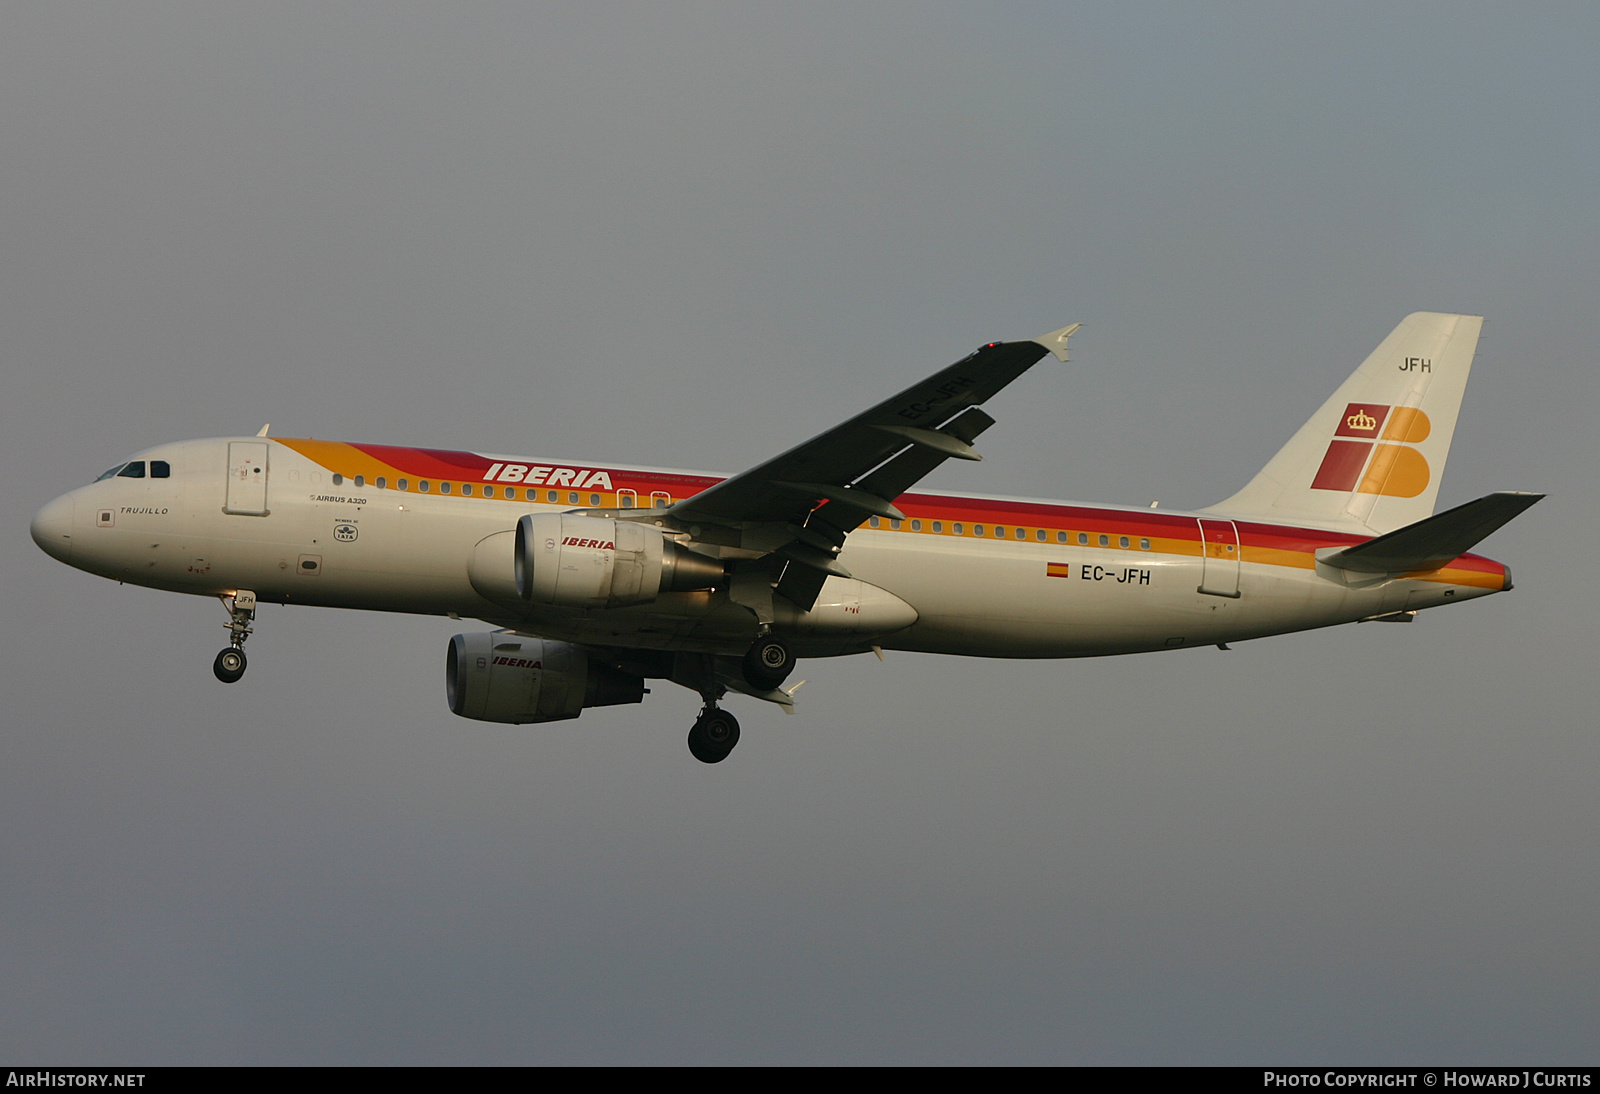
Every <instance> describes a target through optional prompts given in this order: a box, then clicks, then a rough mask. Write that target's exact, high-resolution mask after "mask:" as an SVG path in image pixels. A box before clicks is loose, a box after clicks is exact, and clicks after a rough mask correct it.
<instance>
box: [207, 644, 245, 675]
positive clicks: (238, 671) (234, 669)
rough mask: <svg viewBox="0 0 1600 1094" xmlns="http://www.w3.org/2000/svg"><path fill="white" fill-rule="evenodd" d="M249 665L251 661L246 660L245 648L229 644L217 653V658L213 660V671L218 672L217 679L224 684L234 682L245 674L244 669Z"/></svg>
mask: <svg viewBox="0 0 1600 1094" xmlns="http://www.w3.org/2000/svg"><path fill="white" fill-rule="evenodd" d="M249 666H250V662H248V661H246V660H245V656H244V650H241V649H238V648H237V647H235V646H229V647H228V648H227V649H225V650H223V651H222V652H221V653H219V654H217V659H216V660H215V661H213V662H211V671H212V672H214V673H216V674H217V679H218V680H221V681H222V682H223V683H224V684H232V683H236V682H237V681H238V679H239V677H241V676H243V675H244V670H245V669H247V668H249Z"/></svg>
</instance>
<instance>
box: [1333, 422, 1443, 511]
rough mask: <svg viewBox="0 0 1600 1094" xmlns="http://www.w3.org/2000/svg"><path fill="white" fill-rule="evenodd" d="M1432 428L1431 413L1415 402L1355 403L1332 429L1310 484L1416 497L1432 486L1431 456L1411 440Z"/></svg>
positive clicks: (1425, 435)
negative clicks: (1394, 404)
mask: <svg viewBox="0 0 1600 1094" xmlns="http://www.w3.org/2000/svg"><path fill="white" fill-rule="evenodd" d="M1380 429H1381V430H1382V431H1383V432H1382V435H1381V436H1380V434H1379V432H1378V431H1379V430H1380ZM1432 430H1433V426H1432V424H1431V423H1430V422H1429V421H1428V416H1427V415H1426V414H1424V413H1423V412H1422V411H1420V410H1418V409H1417V408H1415V407H1409V406H1402V407H1387V406H1383V405H1382V404H1379V403H1351V404H1350V405H1349V406H1347V407H1345V408H1344V415H1343V416H1342V417H1341V418H1340V419H1339V428H1338V429H1336V430H1334V431H1333V432H1334V439H1333V440H1332V441H1330V442H1329V443H1328V452H1327V454H1326V455H1324V456H1323V457H1322V466H1321V467H1319V468H1317V476H1316V478H1314V479H1312V480H1311V489H1313V490H1337V491H1338V492H1340V493H1341V494H1348V493H1350V492H1351V491H1352V490H1353V491H1355V492H1356V493H1358V494H1386V495H1388V496H1389V497H1392V498H1414V497H1416V496H1417V495H1418V494H1420V493H1422V492H1423V491H1424V490H1426V489H1427V488H1428V478H1429V474H1430V472H1429V471H1428V461H1427V460H1426V459H1424V458H1423V455H1422V453H1421V452H1418V451H1417V450H1416V449H1415V448H1412V447H1411V445H1414V444H1421V443H1422V442H1423V441H1425V440H1427V439H1428V434H1429V433H1430V432H1432ZM1344 437H1351V438H1362V439H1360V440H1342V439H1341V438H1344ZM1375 442H1380V443H1375ZM1390 442H1392V443H1390Z"/></svg>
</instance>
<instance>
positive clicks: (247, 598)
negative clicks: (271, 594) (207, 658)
mask: <svg viewBox="0 0 1600 1094" xmlns="http://www.w3.org/2000/svg"><path fill="white" fill-rule="evenodd" d="M218 599H219V600H221V601H222V606H223V607H224V608H226V609H228V635H229V638H230V641H229V643H228V648H227V649H225V650H223V651H222V652H221V653H219V654H217V659H216V660H215V661H213V662H211V671H212V673H214V674H215V675H216V678H217V679H218V680H221V681H222V682H223V683H224V684H232V683H236V682H238V680H239V678H240V677H241V676H243V675H244V670H245V669H247V668H249V667H250V662H249V660H248V659H247V658H246V657H245V655H244V640H245V639H246V638H249V637H250V635H251V634H253V633H254V631H253V630H252V629H251V627H250V623H251V622H252V621H253V620H254V619H255V617H256V594H255V593H253V592H251V591H250V590H248V589H240V590H239V591H238V592H236V593H234V594H233V596H231V597H227V596H224V597H219V598H218Z"/></svg>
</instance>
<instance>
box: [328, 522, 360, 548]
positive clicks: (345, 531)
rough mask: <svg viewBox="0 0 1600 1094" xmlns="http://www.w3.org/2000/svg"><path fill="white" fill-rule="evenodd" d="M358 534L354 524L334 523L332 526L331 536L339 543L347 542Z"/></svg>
mask: <svg viewBox="0 0 1600 1094" xmlns="http://www.w3.org/2000/svg"><path fill="white" fill-rule="evenodd" d="M358 535H360V533H359V532H357V531H356V526H355V525H353V524H335V525H334V526H333V538H334V539H336V540H339V541H340V542H341V543H349V542H350V541H351V540H353V539H355V538H356V536H358Z"/></svg>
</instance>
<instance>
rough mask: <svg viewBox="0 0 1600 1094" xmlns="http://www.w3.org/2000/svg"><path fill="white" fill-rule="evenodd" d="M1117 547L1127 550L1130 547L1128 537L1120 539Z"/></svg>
mask: <svg viewBox="0 0 1600 1094" xmlns="http://www.w3.org/2000/svg"><path fill="white" fill-rule="evenodd" d="M1117 546H1119V547H1123V548H1126V547H1127V546H1128V537H1127V536H1123V537H1122V538H1121V539H1119V540H1118V541H1117Z"/></svg>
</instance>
